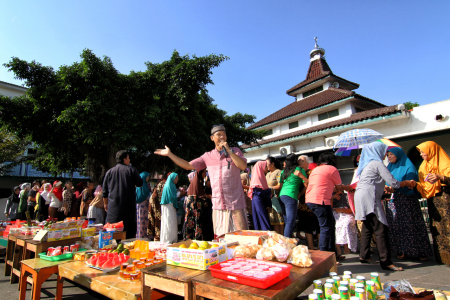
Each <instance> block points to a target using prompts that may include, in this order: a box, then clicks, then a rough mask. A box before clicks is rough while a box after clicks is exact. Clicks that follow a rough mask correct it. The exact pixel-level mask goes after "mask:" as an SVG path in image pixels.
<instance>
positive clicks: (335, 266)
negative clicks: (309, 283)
mask: <svg viewBox="0 0 450 300" xmlns="http://www.w3.org/2000/svg"><path fill="white" fill-rule="evenodd" d="M332 261H333V267H331V269H330V272H335V273H337V271H338V269H337V265H336V254H334V255H333V258H332Z"/></svg>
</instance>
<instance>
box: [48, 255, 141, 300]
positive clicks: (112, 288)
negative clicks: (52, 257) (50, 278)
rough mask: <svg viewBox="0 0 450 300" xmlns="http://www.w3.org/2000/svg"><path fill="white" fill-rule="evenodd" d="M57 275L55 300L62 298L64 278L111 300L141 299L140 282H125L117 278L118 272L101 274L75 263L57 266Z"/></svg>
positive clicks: (80, 263) (78, 262) (81, 263)
mask: <svg viewBox="0 0 450 300" xmlns="http://www.w3.org/2000/svg"><path fill="white" fill-rule="evenodd" d="M58 273H59V274H58V279H57V288H56V300H60V299H61V298H62V292H63V282H64V279H65V278H67V279H69V280H72V281H73V282H76V283H78V284H80V285H82V286H84V287H86V288H88V289H91V290H93V291H95V292H97V293H100V294H102V295H104V296H106V297H108V298H111V299H117V300H122V299H130V300H131V299H133V300H137V299H142V298H141V282H140V281H134V282H132V281H125V280H123V279H121V278H120V277H119V272H118V271H116V272H111V273H106V274H103V272H102V271H99V270H96V269H93V268H90V267H88V266H87V265H86V264H85V263H84V262H80V261H75V262H70V263H66V264H60V265H58ZM146 300H147V299H146Z"/></svg>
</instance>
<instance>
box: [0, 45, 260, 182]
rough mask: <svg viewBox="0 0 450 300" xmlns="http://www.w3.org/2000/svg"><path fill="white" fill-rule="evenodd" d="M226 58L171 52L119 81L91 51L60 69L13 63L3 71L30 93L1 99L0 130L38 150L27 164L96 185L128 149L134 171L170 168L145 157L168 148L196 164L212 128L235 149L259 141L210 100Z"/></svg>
mask: <svg viewBox="0 0 450 300" xmlns="http://www.w3.org/2000/svg"><path fill="white" fill-rule="evenodd" d="M227 59H228V57H226V56H224V55H215V54H211V55H208V56H203V57H197V56H195V55H193V56H189V55H184V56H181V55H180V54H179V53H178V52H177V51H174V52H173V53H172V56H171V58H170V60H167V61H164V62H162V63H151V62H147V63H145V64H146V67H147V69H146V70H145V71H141V72H135V71H132V72H130V74H128V75H125V74H121V73H120V72H119V71H118V70H116V69H115V67H114V65H113V63H112V61H111V59H110V58H108V57H103V59H101V58H99V57H97V56H96V55H95V54H94V53H93V52H92V51H91V50H89V49H85V50H83V52H82V53H81V61H80V62H75V63H73V64H72V65H63V66H61V67H60V68H59V69H58V70H54V69H53V68H52V67H49V66H43V65H42V64H40V63H38V62H36V61H32V62H27V61H24V60H21V59H19V58H17V57H13V58H12V59H11V61H10V62H8V63H6V64H4V65H5V66H6V67H7V68H8V69H9V70H10V71H12V72H14V74H15V76H16V78H18V79H21V80H24V83H25V85H26V86H27V87H29V89H28V91H27V94H26V95H25V96H22V97H14V98H12V99H11V98H9V97H6V96H1V97H0V126H4V128H6V129H7V130H9V131H10V132H15V133H16V134H17V137H18V138H19V139H23V138H25V137H28V136H29V137H30V138H31V140H32V141H33V142H34V143H36V145H37V146H38V152H37V155H36V156H35V157H34V159H33V162H32V163H33V165H35V166H37V167H38V168H39V169H40V170H43V171H46V172H52V173H54V174H57V173H60V172H73V171H75V170H80V169H84V170H85V171H86V173H87V175H90V176H91V178H92V179H94V180H96V181H99V180H101V179H102V177H103V176H104V174H105V172H106V171H107V170H108V169H109V168H111V167H113V166H114V165H115V164H116V163H115V153H116V152H117V151H118V150H121V149H130V150H132V153H133V155H132V162H131V163H132V164H133V165H134V166H136V167H137V168H138V169H139V170H140V171H143V170H150V171H161V170H163V169H167V168H173V167H174V166H173V164H172V163H171V162H169V160H168V159H165V158H162V157H159V156H156V155H149V152H150V153H151V152H152V151H154V150H155V149H157V148H161V147H163V146H164V145H167V146H169V147H170V148H171V150H172V151H173V152H174V153H176V154H177V155H179V156H180V157H183V158H185V159H188V160H189V159H193V158H195V157H198V156H199V155H201V154H203V153H204V152H205V151H210V150H211V149H212V147H213V145H212V142H211V141H210V138H209V132H210V128H211V127H212V125H214V124H224V125H225V126H226V128H227V136H228V138H229V143H230V145H233V146H238V144H239V143H246V144H248V143H250V142H254V141H256V139H258V138H261V133H260V132H257V131H249V130H246V129H245V128H246V125H247V124H251V123H253V122H254V119H255V116H253V115H247V114H241V113H237V114H234V115H232V116H229V115H227V113H226V112H225V111H223V110H221V109H219V108H218V107H217V105H215V104H214V103H213V99H212V98H211V97H210V96H209V95H208V90H207V85H208V84H213V81H212V79H211V75H212V69H213V68H216V67H218V66H219V65H220V64H221V63H222V62H223V61H225V60H227Z"/></svg>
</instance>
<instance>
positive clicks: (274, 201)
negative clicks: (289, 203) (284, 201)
mask: <svg viewBox="0 0 450 300" xmlns="http://www.w3.org/2000/svg"><path fill="white" fill-rule="evenodd" d="M271 200H272V209H273V210H275V211H276V212H277V213H279V214H283V210H282V209H281V205H280V200H279V199H278V197H277V196H273V197H272V199H271Z"/></svg>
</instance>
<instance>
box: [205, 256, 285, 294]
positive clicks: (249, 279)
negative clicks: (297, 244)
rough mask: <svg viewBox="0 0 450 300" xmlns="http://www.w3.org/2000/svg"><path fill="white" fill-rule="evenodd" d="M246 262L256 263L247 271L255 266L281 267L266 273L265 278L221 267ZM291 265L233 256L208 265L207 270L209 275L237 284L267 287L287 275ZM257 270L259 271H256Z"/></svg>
mask: <svg viewBox="0 0 450 300" xmlns="http://www.w3.org/2000/svg"><path fill="white" fill-rule="evenodd" d="M241 262H242V263H247V266H248V264H256V265H257V266H252V269H250V270H249V271H252V270H254V269H255V268H259V267H261V266H264V268H265V267H269V268H274V267H278V268H281V270H279V271H274V273H275V274H273V275H269V274H267V273H266V275H267V277H266V278H256V277H254V276H246V275H244V274H237V273H234V272H233V271H228V270H227V271H224V270H222V268H225V267H228V265H227V264H229V263H231V264H232V265H234V264H236V263H241ZM291 268H292V266H291V265H289V264H282V263H275V262H269V261H262V260H257V259H250V258H235V259H230V260H227V261H225V262H222V263H220V264H216V265H213V266H210V267H209V270H210V271H211V275H212V276H213V277H216V278H220V279H223V280H227V281H232V282H236V283H239V284H244V285H249V286H253V287H257V288H260V289H267V288H268V287H269V286H271V285H274V284H275V283H277V282H279V281H281V280H283V279H284V278H286V277H288V276H289V274H290V272H291ZM258 272H259V271H258Z"/></svg>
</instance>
